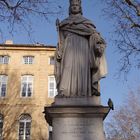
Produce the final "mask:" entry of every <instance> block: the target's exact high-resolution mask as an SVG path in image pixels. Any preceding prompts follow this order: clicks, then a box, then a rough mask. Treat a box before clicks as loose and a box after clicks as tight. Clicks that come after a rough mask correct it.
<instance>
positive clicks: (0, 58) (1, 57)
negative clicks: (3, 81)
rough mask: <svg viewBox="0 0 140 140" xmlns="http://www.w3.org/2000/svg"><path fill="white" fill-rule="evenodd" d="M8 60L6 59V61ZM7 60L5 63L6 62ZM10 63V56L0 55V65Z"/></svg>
mask: <svg viewBox="0 0 140 140" xmlns="http://www.w3.org/2000/svg"><path fill="white" fill-rule="evenodd" d="M7 58H8V59H7ZM6 59H7V61H6ZM9 62H10V56H9V55H0V65H2V64H5V65H6V64H9Z"/></svg>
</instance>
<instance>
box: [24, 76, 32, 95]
mask: <svg viewBox="0 0 140 140" xmlns="http://www.w3.org/2000/svg"><path fill="white" fill-rule="evenodd" d="M32 93H33V76H32V75H24V76H22V77H21V96H22V97H31V96H32Z"/></svg>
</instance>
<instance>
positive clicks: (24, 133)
mask: <svg viewBox="0 0 140 140" xmlns="http://www.w3.org/2000/svg"><path fill="white" fill-rule="evenodd" d="M30 131H31V116H30V115H28V114H23V115H21V117H20V119H19V140H30V139H31V138H30Z"/></svg>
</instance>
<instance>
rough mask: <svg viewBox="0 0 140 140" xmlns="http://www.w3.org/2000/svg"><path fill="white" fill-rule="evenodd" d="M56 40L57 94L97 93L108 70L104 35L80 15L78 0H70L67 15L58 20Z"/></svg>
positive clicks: (82, 95) (90, 94)
mask: <svg viewBox="0 0 140 140" xmlns="http://www.w3.org/2000/svg"><path fill="white" fill-rule="evenodd" d="M57 26H58V32H59V43H58V47H57V50H56V64H55V78H56V83H57V89H58V97H87V96H88V97H89V96H93V95H95V96H100V92H99V90H98V83H99V80H100V79H101V78H103V77H105V75H106V73H107V68H106V60H105V57H104V50H105V48H106V44H105V41H104V39H103V38H102V37H101V36H100V34H99V33H98V32H97V31H96V27H95V25H94V24H92V22H91V21H90V20H88V19H86V18H84V17H83V16H82V8H81V0H70V7H69V17H68V18H66V19H64V20H63V21H62V22H60V23H59V22H58V21H57Z"/></svg>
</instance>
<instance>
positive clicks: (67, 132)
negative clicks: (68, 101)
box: [45, 105, 109, 140]
mask: <svg viewBox="0 0 140 140" xmlns="http://www.w3.org/2000/svg"><path fill="white" fill-rule="evenodd" d="M108 112H109V107H104V106H101V105H100V106H95V105H94V106H82V105H79V106H62V105H59V106H58V105H52V106H50V107H46V108H45V114H46V119H47V121H48V123H49V124H50V125H52V126H53V133H52V134H53V140H105V135H104V130H103V120H104V119H105V117H106V116H107V114H108Z"/></svg>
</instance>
